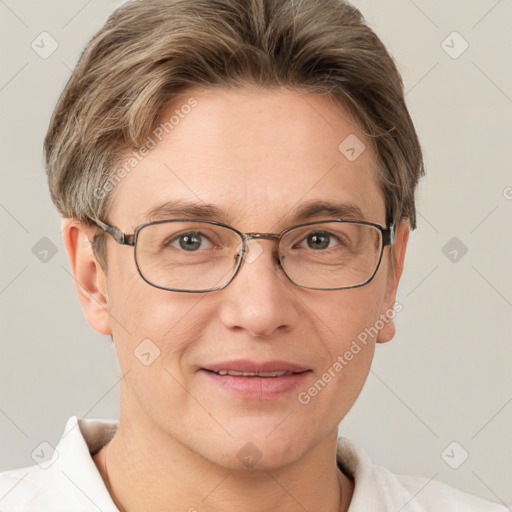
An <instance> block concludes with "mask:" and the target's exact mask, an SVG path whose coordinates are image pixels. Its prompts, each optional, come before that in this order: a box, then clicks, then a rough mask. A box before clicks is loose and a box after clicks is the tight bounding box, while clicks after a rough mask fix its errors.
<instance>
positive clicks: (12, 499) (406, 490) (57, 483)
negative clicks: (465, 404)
mask: <svg viewBox="0 0 512 512" xmlns="http://www.w3.org/2000/svg"><path fill="white" fill-rule="evenodd" d="M117 425H118V422H117V421H114V420H93V419H78V418H77V417H76V416H71V418H69V420H68V421H67V423H66V427H65V429H64V434H63V436H62V438H61V440H60V441H59V443H58V445H57V447H56V449H55V452H54V454H53V457H52V458H51V460H46V462H45V461H44V460H43V459H45V457H44V453H45V450H46V452H48V450H50V449H51V448H50V447H49V446H47V445H46V446H45V445H42V446H41V448H40V449H38V450H36V451H35V452H34V457H35V458H36V459H37V457H38V456H40V457H41V460H42V462H41V463H40V465H37V464H36V465H34V466H29V467H25V468H21V469H14V470H10V471H5V472H3V473H0V511H1V512H98V511H102V512H119V510H118V509H117V508H116V506H115V504H114V502H113V501H112V498H111V497H110V494H109V492H108V490H107V488H106V486H105V483H104V482H103V479H102V477H101V475H100V473H99V471H98V469H97V467H96V465H95V463H94V461H93V459H92V455H94V454H95V453H96V452H97V451H98V450H99V449H100V448H101V447H102V446H103V445H104V444H105V443H107V442H108V441H109V440H110V439H111V437H112V435H113V434H114V433H115V430H116V428H117ZM338 461H339V463H340V464H341V465H342V466H343V470H344V472H346V473H349V474H350V475H351V476H352V478H353V479H354V481H355V489H354V495H353V497H352V501H351V503H350V507H349V512H398V511H401V512H507V511H508V510H509V509H508V508H507V507H505V506H503V505H496V504H494V503H490V502H488V501H485V500H483V499H481V498H477V497H476V496H473V495H470V494H467V493H465V492H462V491H458V490H456V489H454V488H452V487H449V486H447V485H445V484H442V483H440V482H436V481H429V480H428V479H426V478H422V477H412V476H397V475H395V474H393V473H391V472H390V471H389V470H387V469H386V468H383V467H381V466H377V465H375V464H373V463H372V462H371V460H370V458H369V457H368V455H367V454H366V453H365V451H364V450H363V449H362V448H361V447H360V446H358V445H357V444H356V443H354V442H353V441H350V440H348V439H346V438H340V439H339V440H338Z"/></svg>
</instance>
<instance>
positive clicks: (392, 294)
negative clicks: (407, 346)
mask: <svg viewBox="0 0 512 512" xmlns="http://www.w3.org/2000/svg"><path fill="white" fill-rule="evenodd" d="M409 233H410V227H409V222H408V221H403V222H402V223H401V224H400V225H399V226H398V228H397V230H396V234H395V243H394V244H393V245H392V246H391V250H392V251H393V255H394V262H392V261H389V259H388V261H387V263H388V265H389V269H388V276H387V283H386V292H385V297H384V301H383V306H382V311H381V315H380V319H381V320H382V321H383V323H384V327H383V328H382V329H380V330H379V334H378V336H377V343H385V342H386V341H390V340H392V339H393V337H394V336H395V322H394V321H393V318H394V317H395V315H396V313H397V312H399V311H401V310H402V306H401V304H395V303H396V290H397V288H398V283H399V282H400V277H401V276H402V271H403V269H404V259H405V251H406V249H407V242H408V241H409Z"/></svg>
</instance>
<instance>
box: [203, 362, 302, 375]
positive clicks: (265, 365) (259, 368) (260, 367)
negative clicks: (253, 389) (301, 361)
mask: <svg viewBox="0 0 512 512" xmlns="http://www.w3.org/2000/svg"><path fill="white" fill-rule="evenodd" d="M202 369H203V370H211V371H214V372H218V371H220V370H226V371H235V372H247V373H266V372H293V373H299V372H304V371H306V370H309V368H306V367H304V366H299V365H297V364H294V363H289V362H288V361H278V360H276V361H261V362H258V361H250V360H248V359H237V360H234V361H224V362H221V363H215V364H210V365H208V366H205V367H204V368H202Z"/></svg>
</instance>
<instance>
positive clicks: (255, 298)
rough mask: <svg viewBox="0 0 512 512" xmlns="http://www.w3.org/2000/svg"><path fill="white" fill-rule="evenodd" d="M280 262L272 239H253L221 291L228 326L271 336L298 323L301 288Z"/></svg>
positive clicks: (223, 321)
mask: <svg viewBox="0 0 512 512" xmlns="http://www.w3.org/2000/svg"><path fill="white" fill-rule="evenodd" d="M293 287H294V285H293V284H292V283H291V282H290V281H289V280H288V278H287V277H286V275H285V274H284V272H283V271H282V269H281V267H280V265H279V262H278V261H277V258H276V254H275V252H274V245H273V243H272V240H261V241H257V240H254V239H252V240H249V241H248V242H247V252H246V255H245V258H244V261H243V262H242V266H241V268H240V269H239V271H238V274H237V275H236V276H235V278H234V279H233V281H232V282H231V283H230V284H229V285H228V286H227V287H226V288H224V289H223V290H220V291H219V292H218V293H219V294H220V301H219V302H220V306H219V308H220V309H219V315H220V319H221V321H222V323H223V324H224V326H225V327H226V328H228V329H232V330H233V329H235V330H240V331H242V330H244V331H246V332H248V333H249V334H251V335H252V336H265V337H270V336H272V335H273V334H275V333H276V332H277V331H278V330H280V331H283V332H284V331H286V330H290V329H291V328H293V326H294V325H296V324H297V321H298V319H299V318H300V315H299V306H300V302H299V300H298V298H297V293H298V292H297V291H296V290H294V289H293Z"/></svg>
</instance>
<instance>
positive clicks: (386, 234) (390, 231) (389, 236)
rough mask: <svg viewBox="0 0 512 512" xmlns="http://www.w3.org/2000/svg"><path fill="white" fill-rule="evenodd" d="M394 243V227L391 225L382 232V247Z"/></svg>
mask: <svg viewBox="0 0 512 512" xmlns="http://www.w3.org/2000/svg"><path fill="white" fill-rule="evenodd" d="M394 243H395V226H393V224H391V225H390V226H389V228H387V229H384V230H382V245H383V247H386V245H392V244H394Z"/></svg>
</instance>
